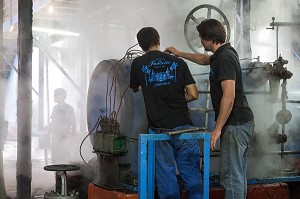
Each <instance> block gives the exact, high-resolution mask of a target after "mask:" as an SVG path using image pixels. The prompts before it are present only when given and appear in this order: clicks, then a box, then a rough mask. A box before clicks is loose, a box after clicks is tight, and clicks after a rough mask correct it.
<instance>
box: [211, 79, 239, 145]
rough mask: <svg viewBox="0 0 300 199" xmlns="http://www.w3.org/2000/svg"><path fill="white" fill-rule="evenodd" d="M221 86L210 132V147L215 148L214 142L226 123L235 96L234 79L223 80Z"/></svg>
mask: <svg viewBox="0 0 300 199" xmlns="http://www.w3.org/2000/svg"><path fill="white" fill-rule="evenodd" d="M221 87H222V91H223V96H222V99H221V104H220V112H219V115H218V118H217V121H216V124H215V128H214V129H213V131H212V132H211V138H210V148H211V150H212V151H213V150H215V148H216V142H217V140H218V138H219V137H220V135H221V131H222V128H223V126H224V124H225V123H226V121H227V119H228V117H229V115H230V113H231V111H232V107H233V103H234V98H235V81H234V80H224V81H222V82H221Z"/></svg>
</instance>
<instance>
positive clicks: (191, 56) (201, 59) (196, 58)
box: [165, 46, 210, 65]
mask: <svg viewBox="0 0 300 199" xmlns="http://www.w3.org/2000/svg"><path fill="white" fill-rule="evenodd" d="M165 52H171V53H173V54H174V55H176V56H177V57H182V58H185V59H188V60H190V61H192V62H195V63H196V64H200V65H209V64H210V56H209V55H205V54H200V53H199V54H196V53H185V52H181V51H179V50H177V49H176V48H175V47H174V46H171V47H167V48H166V50H165Z"/></svg>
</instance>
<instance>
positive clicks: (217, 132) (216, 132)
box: [210, 129, 221, 151]
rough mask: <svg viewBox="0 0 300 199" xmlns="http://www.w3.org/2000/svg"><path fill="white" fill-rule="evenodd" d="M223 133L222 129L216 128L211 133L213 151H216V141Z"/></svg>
mask: <svg viewBox="0 0 300 199" xmlns="http://www.w3.org/2000/svg"><path fill="white" fill-rule="evenodd" d="M220 135H221V131H220V130H217V129H214V130H213V131H212V132H211V133H210V149H211V151H214V150H215V149H216V142H217V140H218V139H219V137H220Z"/></svg>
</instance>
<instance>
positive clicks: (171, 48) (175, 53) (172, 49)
mask: <svg viewBox="0 0 300 199" xmlns="http://www.w3.org/2000/svg"><path fill="white" fill-rule="evenodd" d="M164 52H170V53H172V54H174V55H175V56H179V53H180V51H179V50H177V49H176V48H175V47H174V46H170V47H167V48H166V49H165V50H164Z"/></svg>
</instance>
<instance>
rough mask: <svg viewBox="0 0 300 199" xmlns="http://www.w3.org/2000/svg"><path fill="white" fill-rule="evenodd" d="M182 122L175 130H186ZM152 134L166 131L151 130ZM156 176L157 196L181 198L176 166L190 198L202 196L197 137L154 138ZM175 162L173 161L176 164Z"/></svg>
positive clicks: (170, 198) (171, 198)
mask: <svg viewBox="0 0 300 199" xmlns="http://www.w3.org/2000/svg"><path fill="white" fill-rule="evenodd" d="M190 127H192V126H190V125H185V126H180V127H176V128H174V130H180V129H186V128H190ZM152 130H153V131H154V132H155V133H165V132H166V131H163V130H158V129H152ZM155 151H156V153H155V179H156V184H157V188H158V195H159V197H160V199H180V190H179V185H178V182H177V175H176V166H177V169H178V171H179V173H180V175H181V177H182V179H183V183H184V186H185V190H186V191H187V194H188V198H189V199H202V198H203V184H202V179H201V173H200V148H199V145H198V141H197V139H193V140H191V139H188V140H167V141H156V150H155ZM175 162H176V163H175Z"/></svg>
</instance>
